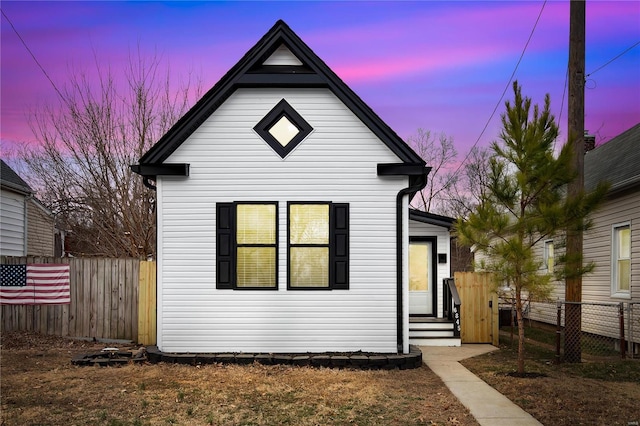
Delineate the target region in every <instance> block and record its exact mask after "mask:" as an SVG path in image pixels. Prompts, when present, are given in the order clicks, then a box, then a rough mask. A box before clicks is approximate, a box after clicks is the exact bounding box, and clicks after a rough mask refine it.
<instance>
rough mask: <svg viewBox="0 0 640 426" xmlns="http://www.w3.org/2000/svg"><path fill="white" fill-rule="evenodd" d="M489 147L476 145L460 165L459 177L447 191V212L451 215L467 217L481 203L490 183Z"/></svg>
mask: <svg viewBox="0 0 640 426" xmlns="http://www.w3.org/2000/svg"><path fill="white" fill-rule="evenodd" d="M490 157H491V152H490V150H489V149H488V148H484V147H478V146H474V147H473V148H471V150H470V151H469V154H468V155H467V156H466V159H465V161H464V164H463V165H462V166H461V167H460V172H459V175H458V178H457V179H456V181H455V184H454V185H451V186H450V187H449V188H448V191H447V199H446V214H447V215H448V216H451V217H463V218H464V217H467V216H468V215H469V214H470V213H471V212H473V211H474V210H475V208H476V207H477V206H478V205H479V204H480V201H481V200H482V199H483V197H484V196H485V195H486V193H487V188H488V183H489V176H488V170H489V158H490Z"/></svg>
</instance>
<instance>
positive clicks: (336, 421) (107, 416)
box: [0, 333, 477, 426]
mask: <svg viewBox="0 0 640 426" xmlns="http://www.w3.org/2000/svg"><path fill="white" fill-rule="evenodd" d="M103 347H104V345H96V344H93V343H86V342H78V341H73V340H68V339H62V338H56V337H51V336H39V335H34V334H29V333H6V334H4V335H3V336H2V352H1V356H2V358H1V370H0V373H1V376H0V380H1V382H0V384H1V386H2V387H1V389H0V393H1V395H0V396H1V403H2V413H1V417H0V423H1V424H3V425H43V424H46V425H87V424H92V425H93V424H96V425H148V424H150V425H158V424H160V425H164V424H185V425H296V426H298V425H351V424H353V425H425V424H426V425H433V424H437V425H477V422H476V421H475V420H474V419H473V417H472V416H471V415H470V414H469V412H468V410H467V409H466V408H465V407H464V406H462V405H461V404H460V402H459V401H458V400H457V399H456V398H455V397H454V396H453V395H452V394H451V393H450V392H449V390H448V389H447V388H446V387H445V385H444V384H443V383H442V381H441V380H440V379H439V378H438V377H437V376H436V375H435V374H434V373H433V372H431V370H429V369H428V368H427V367H422V368H419V369H415V370H405V371H399V370H396V371H355V370H332V369H314V368H308V367H289V366H262V365H258V364H255V365H250V366H235V365H227V366H222V365H215V364H214V365H206V366H201V367H193V366H186V365H175V364H157V365H150V364H142V365H127V366H124V367H103V368H101V367H78V366H73V365H71V362H70V361H71V357H72V356H73V355H74V354H78V353H88V352H92V351H94V350H99V349H101V348H103Z"/></svg>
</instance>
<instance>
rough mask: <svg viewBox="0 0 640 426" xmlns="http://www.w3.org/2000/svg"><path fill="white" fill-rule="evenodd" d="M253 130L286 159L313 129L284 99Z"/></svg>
mask: <svg viewBox="0 0 640 426" xmlns="http://www.w3.org/2000/svg"><path fill="white" fill-rule="evenodd" d="M253 130H255V131H256V132H257V133H258V134H259V135H260V136H261V137H262V139H264V140H265V142H267V144H269V146H270V147H271V148H272V149H273V150H274V151H275V152H277V153H278V155H280V157H282V158H284V157H286V156H287V155H289V153H290V152H291V151H293V149H294V148H295V147H296V146H298V144H299V143H300V142H302V141H303V140H304V138H306V137H307V135H309V133H311V131H312V130H313V128H312V127H311V126H310V125H309V123H307V122H306V121H305V119H304V118H302V116H301V115H300V114H298V113H297V112H296V110H294V109H293V107H292V106H291V105H289V103H287V101H285V100H284V99H283V100H281V101H280V102H278V104H277V105H276V106H275V107H273V109H272V110H271V111H269V113H268V114H267V115H266V116H265V117H264V118H263V119H262V120H260V122H259V123H258V124H256V126H255V127H254V128H253Z"/></svg>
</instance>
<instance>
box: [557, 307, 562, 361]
mask: <svg viewBox="0 0 640 426" xmlns="http://www.w3.org/2000/svg"><path fill="white" fill-rule="evenodd" d="M556 310H557V320H556V364H560V335H561V334H562V302H561V301H559V300H558V302H557V303H556Z"/></svg>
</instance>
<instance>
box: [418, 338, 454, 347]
mask: <svg viewBox="0 0 640 426" xmlns="http://www.w3.org/2000/svg"><path fill="white" fill-rule="evenodd" d="M409 344H411V345H416V346H461V345H462V342H461V341H460V338H459V337H434V338H419V339H418V338H416V339H414V338H411V337H409Z"/></svg>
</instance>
